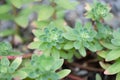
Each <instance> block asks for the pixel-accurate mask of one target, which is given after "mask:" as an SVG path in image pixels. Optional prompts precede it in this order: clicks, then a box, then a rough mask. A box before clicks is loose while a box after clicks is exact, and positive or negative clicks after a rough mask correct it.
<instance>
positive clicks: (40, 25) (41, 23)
mask: <svg viewBox="0 0 120 80" xmlns="http://www.w3.org/2000/svg"><path fill="white" fill-rule="evenodd" d="M48 24H49V21H46V20H45V21H36V22H35V25H36V26H37V28H40V29H41V28H44V27H46V26H47V25H48Z"/></svg>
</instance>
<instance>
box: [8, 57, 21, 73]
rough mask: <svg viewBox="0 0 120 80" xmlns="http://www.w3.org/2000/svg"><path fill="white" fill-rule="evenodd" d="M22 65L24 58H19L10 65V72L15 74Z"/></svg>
mask: <svg viewBox="0 0 120 80" xmlns="http://www.w3.org/2000/svg"><path fill="white" fill-rule="evenodd" d="M21 63H22V57H17V58H16V59H15V60H14V61H13V62H12V63H11V65H10V67H9V71H10V73H13V72H14V71H15V70H16V69H17V68H18V67H19V66H20V64H21Z"/></svg>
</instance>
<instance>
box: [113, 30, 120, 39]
mask: <svg viewBox="0 0 120 80" xmlns="http://www.w3.org/2000/svg"><path fill="white" fill-rule="evenodd" d="M119 35H120V28H118V30H115V31H114V32H113V37H114V39H120V36H119Z"/></svg>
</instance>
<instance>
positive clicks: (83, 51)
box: [78, 46, 87, 57]
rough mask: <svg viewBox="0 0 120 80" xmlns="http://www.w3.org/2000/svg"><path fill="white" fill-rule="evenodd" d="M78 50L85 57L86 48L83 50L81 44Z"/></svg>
mask: <svg viewBox="0 0 120 80" xmlns="http://www.w3.org/2000/svg"><path fill="white" fill-rule="evenodd" d="M78 51H79V53H80V54H81V55H82V56H83V57H85V56H86V55H87V54H86V50H85V48H84V47H83V46H81V47H80V49H79V50H78Z"/></svg>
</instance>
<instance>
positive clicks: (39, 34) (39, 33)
mask: <svg viewBox="0 0 120 80" xmlns="http://www.w3.org/2000/svg"><path fill="white" fill-rule="evenodd" d="M32 32H33V34H34V35H35V36H36V37H37V38H38V39H39V37H40V36H41V35H43V31H42V30H40V29H37V30H33V31H32Z"/></svg>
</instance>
